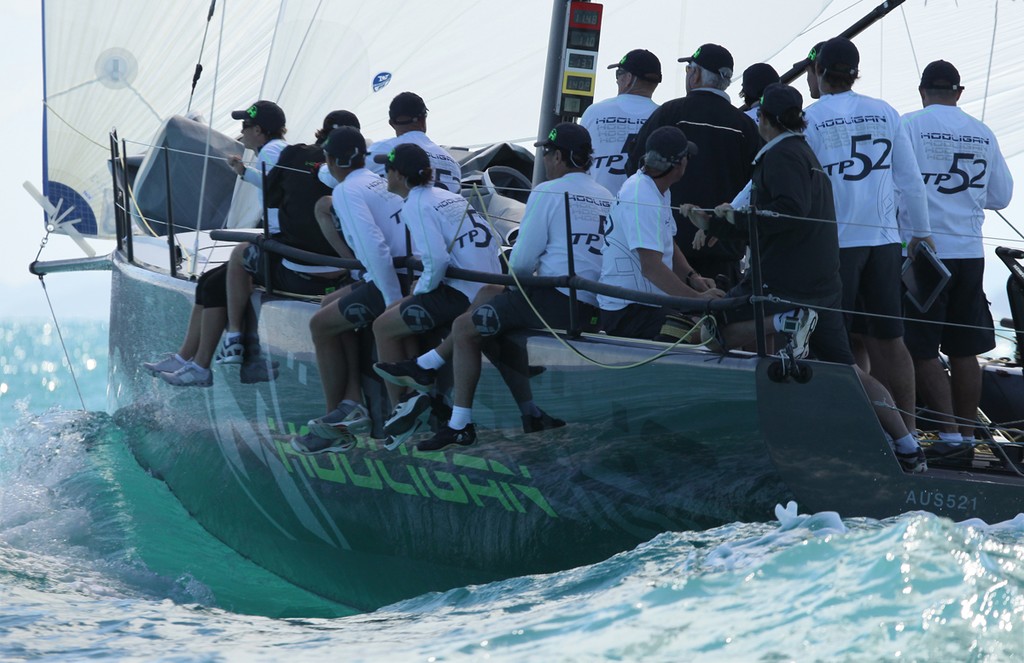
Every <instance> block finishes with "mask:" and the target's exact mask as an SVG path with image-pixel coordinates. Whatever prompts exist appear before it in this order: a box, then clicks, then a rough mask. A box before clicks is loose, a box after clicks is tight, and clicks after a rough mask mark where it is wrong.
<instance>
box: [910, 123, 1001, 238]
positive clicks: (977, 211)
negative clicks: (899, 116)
mask: <svg viewBox="0 0 1024 663" xmlns="http://www.w3.org/2000/svg"><path fill="white" fill-rule="evenodd" d="M902 129H903V131H905V132H906V133H907V137H908V140H909V141H910V142H911V144H912V145H913V148H914V154H915V155H916V157H917V168H918V171H919V173H920V177H921V179H922V181H923V182H924V186H925V190H926V191H927V197H928V198H927V199H928V216H929V220H930V222H931V227H932V240H933V241H934V242H935V253H936V255H938V256H939V257H940V258H983V257H984V256H985V247H984V246H983V243H982V235H981V225H982V223H983V222H984V220H985V210H986V209H1003V208H1004V207H1006V206H1007V205H1009V204H1010V198H1011V196H1012V195H1013V178H1012V177H1011V175H1010V169H1009V168H1008V167H1007V165H1006V160H1005V159H1004V158H1003V155H1002V153H1001V152H1000V151H999V143H998V142H997V141H996V137H995V135H994V134H993V133H992V131H991V130H990V129H989V128H988V127H987V126H985V125H984V124H983V123H982V122H981V121H979V120H976V119H975V118H973V117H971V116H970V115H968V114H967V113H965V112H964V111H963V110H961V109H960V108H957V107H956V106H944V105H939V104H933V105H931V106H928V107H926V108H923V109H921V110H918V111H914V112H912V113H907V114H906V115H904V116H903V125H902ZM902 206H903V201H902V198H901V200H900V214H901V215H902V213H903V211H902ZM906 240H907V235H906V234H904V241H906Z"/></svg>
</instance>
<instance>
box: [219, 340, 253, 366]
mask: <svg viewBox="0 0 1024 663" xmlns="http://www.w3.org/2000/svg"><path fill="white" fill-rule="evenodd" d="M244 354H245V347H244V346H243V345H242V344H241V342H239V341H235V342H234V343H228V339H227V337H226V336H225V337H224V342H223V343H221V344H220V345H219V346H218V347H217V354H216V355H214V357H213V360H214V361H215V362H217V363H218V364H241V363H242V361H243V355H244Z"/></svg>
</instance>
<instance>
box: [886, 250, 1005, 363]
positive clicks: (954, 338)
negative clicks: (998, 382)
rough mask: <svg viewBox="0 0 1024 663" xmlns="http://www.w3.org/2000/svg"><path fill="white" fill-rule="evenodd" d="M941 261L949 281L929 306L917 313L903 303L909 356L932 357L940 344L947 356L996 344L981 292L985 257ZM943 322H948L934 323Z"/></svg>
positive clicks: (972, 352) (980, 350) (977, 351)
mask: <svg viewBox="0 0 1024 663" xmlns="http://www.w3.org/2000/svg"><path fill="white" fill-rule="evenodd" d="M942 263H943V264H944V265H945V266H946V268H947V269H948V270H949V274H950V277H949V282H948V283H946V287H945V288H943V289H942V292H941V293H939V296H938V298H937V299H936V300H935V302H934V303H933V304H932V306H931V308H930V309H928V310H927V311H926V312H924V313H921V312H920V311H918V310H917V307H916V306H914V305H913V304H911V303H909V302H908V303H907V318H909V320H908V321H907V325H906V326H907V332H906V334H904V337H903V338H904V341H905V342H906V344H907V349H908V350H909V351H910V356H911V357H913V358H914V359H934V358H936V357H938V356H939V348H940V346H941V348H942V352H943V353H945V354H946V355H948V356H950V357H971V356H974V355H980V354H982V353H985V352H988V351H989V350H991V349H992V348H994V347H996V335H995V330H994V329H993V326H992V312H991V311H990V310H989V304H988V299H987V298H986V297H985V291H984V275H985V259H984V258H962V259H947V260H943V261H942ZM943 322H948V323H951V324H949V325H943V324H936V323H943ZM955 325H965V326H963V327H958V326H955Z"/></svg>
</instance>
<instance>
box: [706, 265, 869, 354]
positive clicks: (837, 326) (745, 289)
mask: <svg viewBox="0 0 1024 663" xmlns="http://www.w3.org/2000/svg"><path fill="white" fill-rule="evenodd" d="M750 294H751V288H750V282H749V281H744V282H743V283H740V284H739V285H738V286H736V287H735V288H733V289H732V290H730V291H729V292H728V293H726V295H725V296H726V297H749V296H750ZM786 299H789V300H791V301H799V302H801V303H802V304H803V305H804V306H806V307H807V308H809V309H812V310H814V311H815V312H817V314H818V324H817V325H815V327H814V333H812V334H811V338H810V341H809V342H808V345H809V346H810V349H811V356H812V357H813V358H814V359H818V360H819V361H828V362H832V363H835V364H846V365H850V364H853V363H854V358H853V352H852V351H851V350H850V339H849V335H848V333H847V331H846V323H845V321H844V318H843V314H842V312H841V311H840V310H839V307H840V304H842V295H840V294H839V293H838V292H837V293H835V294H832V295H825V296H823V297H814V298H808V297H786ZM794 308H795V307H794V305H793V304H782V303H780V302H765V304H764V314H765V317H767V316H773V315H776V314H778V313H785V312H786V311H792V310H793V309H794ZM718 319H719V322H720V323H722V324H732V323H734V322H747V321H750V320H753V319H754V306H753V305H750V306H744V307H741V308H738V309H732V310H729V311H723V312H722V313H721V314H719V315H718Z"/></svg>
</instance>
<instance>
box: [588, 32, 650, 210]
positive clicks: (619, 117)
mask: <svg viewBox="0 0 1024 663" xmlns="http://www.w3.org/2000/svg"><path fill="white" fill-rule="evenodd" d="M608 68H609V69H614V70H615V85H616V87H617V88H618V95H617V96H615V97H612V98H611V99H605V100H604V101H599V102H597V103H596V104H593V105H592V106H589V107H588V108H587V110H585V111H584V112H583V117H582V118H580V125H581V126H582V127H583V128H584V129H586V130H587V131H589V132H590V138H591V140H593V142H594V167H593V168H591V169H590V174H591V175H593V177H594V179H595V180H597V183H598V184H600V185H601V186H603V187H604V188H606V189H608V190H609V191H611V192H612V193H613V194H614V193H618V191H619V187H621V186H622V183H623V182H625V181H626V158H627V157H628V156H629V151H630V149H632V147H633V141H634V140H636V136H637V134H638V133H639V132H640V129H641V128H642V127H643V126H644V122H646V121H647V118H649V117H650V116H651V113H653V112H654V110H655V109H656V108H657V107H658V104H656V103H654V102H653V101H652V100H651V97H652V96H653V95H654V90H655V88H657V87H658V83H660V82H661V61H660V60H658V56H656V55H655V54H654V53H651V52H650V51H646V50H643V49H636V50H632V51H630V52H629V53H626V54H625V55H624V56H622V59H621V60H619V61H618V62H617V63H615V64H613V65H610V66H609V67H608Z"/></svg>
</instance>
